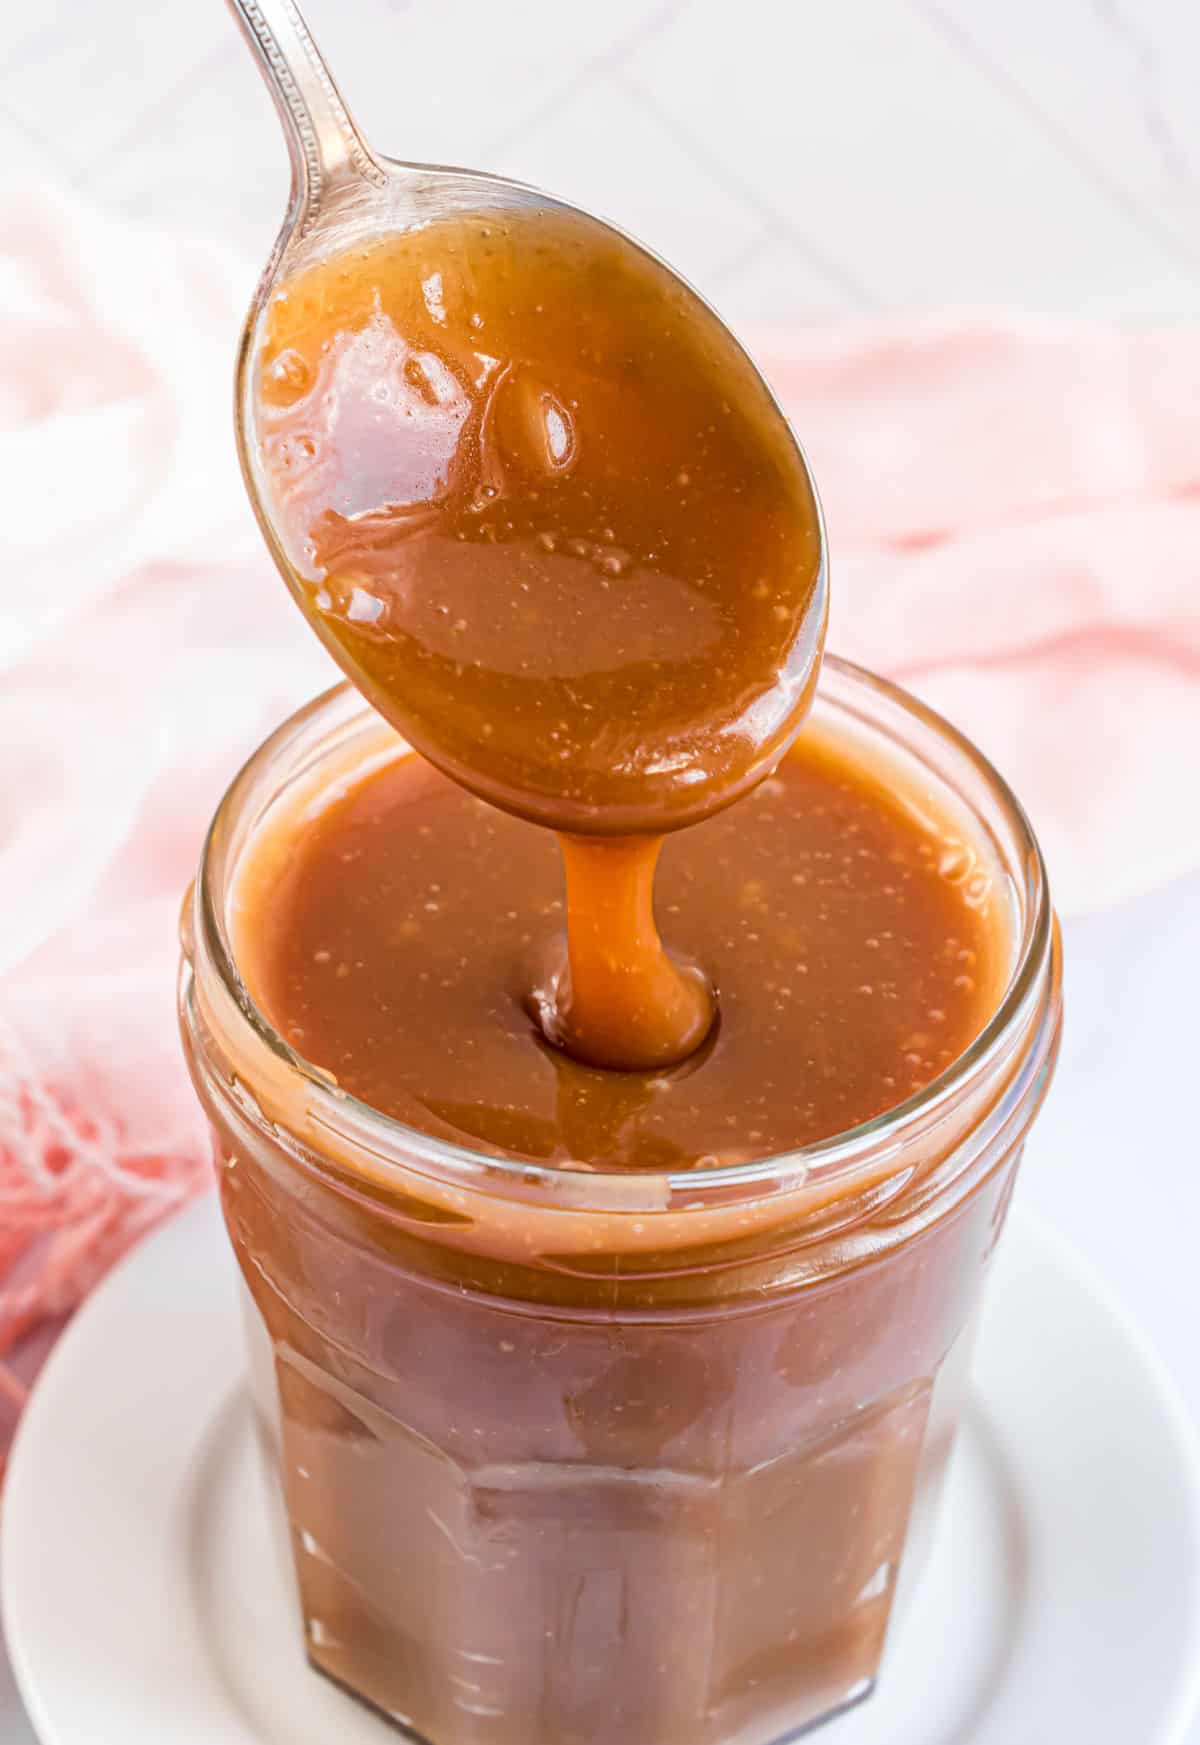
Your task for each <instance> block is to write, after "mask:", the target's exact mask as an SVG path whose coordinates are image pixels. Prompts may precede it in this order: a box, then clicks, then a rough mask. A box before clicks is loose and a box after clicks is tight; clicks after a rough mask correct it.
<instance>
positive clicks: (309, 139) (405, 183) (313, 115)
mask: <svg viewBox="0 0 1200 1745" xmlns="http://www.w3.org/2000/svg"><path fill="white" fill-rule="evenodd" d="M229 4H230V7H231V10H232V11H233V13H234V16H235V18H236V19H237V21H238V23H239V25H240V27H241V29H242V31H243V34H244V35H245V37H246V39H247V41H248V43H249V44H250V46H251V48H252V50H253V51H254V55H255V59H256V61H257V63H258V66H259V69H260V71H261V72H262V74H263V77H264V78H265V79H266V81H267V84H268V86H269V88H270V90H271V94H272V96H273V98H274V101H275V105H276V108H277V110H278V112H279V116H280V119H281V121H282V123H283V129H284V133H285V136H286V138H287V143H288V150H289V153H290V156H291V166H292V184H291V195H290V199H289V203H288V208H287V213H286V216H285V219H284V223H283V227H282V229H281V231H280V233H279V236H278V239H277V240H276V243H275V246H274V248H273V250H272V253H271V256H270V258H269V260H268V262H267V266H266V268H265V271H264V273H263V275H262V278H261V279H260V281H259V285H258V290H257V293H256V295H255V298H254V302H253V305H252V307H251V310H250V313H249V316H248V317H247V321H246V325H245V329H244V332H243V336H242V343H241V349H240V353H239V359H238V375H237V438H238V446H239V454H240V458H241V463H242V470H243V474H244V477H245V480H246V484H247V488H248V490H249V494H250V498H251V502H252V504H253V507H254V510H255V513H256V515H257V517H258V520H259V524H260V526H261V528H262V531H263V534H264V536H265V538H266V541H267V544H268V547H269V548H270V550H271V553H272V555H273V557H274V558H275V560H276V563H277V564H278V566H279V568H280V570H281V572H282V574H283V575H284V578H285V580H286V581H287V582H288V585H289V587H290V588H291V590H292V592H293V594H294V595H295V597H296V598H297V600H298V602H299V603H300V605H301V607H302V609H303V610H305V613H306V616H307V617H308V618H309V620H310V622H312V623H313V625H314V628H315V629H316V630H317V632H318V634H319V635H321V637H322V639H323V640H324V641H325V642H326V644H327V646H328V647H329V649H330V651H331V653H333V655H334V657H335V658H336V659H337V660H338V662H339V664H341V665H342V667H343V668H344V669H345V670H346V671H347V672H348V673H349V675H350V677H351V678H352V679H354V680H355V682H356V683H358V684H359V686H360V688H361V689H363V690H364V691H365V692H366V693H367V694H368V695H371V694H372V687H371V684H370V682H369V676H368V675H367V674H366V673H365V672H364V671H363V670H361V669H360V668H359V667H358V666H357V665H356V662H355V659H354V657H353V655H352V654H348V653H347V650H346V648H345V647H344V646H343V645H342V643H340V642H339V640H338V639H337V637H336V636H334V635H333V634H332V633H331V632H330V631H329V629H328V627H327V626H326V625H325V624H323V623H322V622H321V621H320V613H316V614H314V612H313V610H312V602H311V596H306V595H305V593H304V591H303V587H302V585H301V583H300V582H299V580H298V569H299V568H300V565H299V564H298V562H297V561H296V552H295V550H292V551H291V552H290V554H289V551H288V549H287V535H286V534H285V533H284V532H283V531H282V520H283V517H282V516H281V514H280V513H279V504H278V502H276V501H274V500H273V495H272V482H271V479H270V478H269V476H268V474H267V471H266V468H265V466H264V454H263V448H264V441H263V431H262V430H260V417H259V407H258V404H257V395H256V389H257V384H258V366H259V362H260V356H261V353H262V349H263V345H264V338H265V329H266V326H267V320H266V317H267V312H268V308H269V305H270V304H271V301H272V299H273V298H275V297H277V296H278V295H279V293H280V291H281V289H282V288H284V287H286V286H287V284H288V283H289V282H290V281H292V280H294V279H295V278H296V277H297V276H298V275H300V274H302V273H304V272H305V271H306V270H307V269H309V268H310V267H312V266H313V265H314V264H315V263H316V262H318V261H321V260H323V259H326V258H327V257H329V256H331V255H335V254H338V253H339V252H341V251H344V250H346V249H348V248H354V247H356V246H362V245H364V244H366V243H367V242H368V241H375V240H377V239H378V238H380V237H381V236H386V235H388V234H390V233H396V232H403V231H408V230H411V229H412V228H414V227H416V226H419V225H423V224H426V223H428V222H430V221H432V220H440V219H446V218H448V217H453V216H454V215H456V214H464V215H466V214H473V215H475V216H479V215H480V214H483V215H486V214H489V213H494V214H497V215H504V214H509V215H511V214H518V213H523V214H531V213H542V212H544V213H545V214H547V215H557V216H559V217H562V216H564V215H569V216H570V217H571V218H572V219H573V220H578V221H581V222H583V223H585V224H587V225H591V226H595V230H596V233H597V235H600V236H603V237H604V238H605V241H606V244H607V245H608V246H611V245H612V244H613V243H614V242H615V243H617V244H619V245H620V246H621V247H623V248H625V249H628V250H629V251H632V252H634V253H636V254H637V255H638V256H640V258H641V259H642V261H643V262H649V263H651V264H652V266H653V270H655V271H656V272H660V273H661V274H662V275H663V283H664V285H669V286H670V288H671V294H672V295H673V296H675V297H676V298H678V299H680V300H686V306H687V307H688V308H689V309H691V310H692V311H694V312H696V319H697V320H701V319H703V320H704V321H705V322H707V324H708V329H709V332H710V334H711V339H712V343H713V345H714V346H715V347H717V348H723V347H725V346H727V347H728V354H727V355H728V358H729V360H730V366H729V367H730V368H731V369H736V370H737V371H738V372H740V376H741V379H743V380H752V381H753V382H754V384H755V391H756V393H757V391H758V390H759V389H761V394H762V399H763V404H764V407H765V408H766V412H765V417H766V419H767V421H768V424H769V428H770V432H771V440H772V442H774V443H776V444H778V445H779V452H781V453H782V452H786V454H787V455H788V456H789V457H790V458H789V460H788V463H787V464H788V466H789V467H790V468H791V469H792V470H793V471H794V472H795V473H796V476H797V478H798V479H800V480H802V482H803V485H804V487H805V488H806V489H807V492H808V493H809V494H810V496H811V512H812V516H813V518H814V519H815V526H816V534H815V539H816V542H817V544H816V553H815V581H814V583H813V587H812V592H811V595H810V597H809V599H808V603H807V605H806V606H805V607H804V611H803V618H802V621H801V622H798V623H797V624H796V626H795V630H794V633H793V631H792V630H791V629H790V628H789V631H788V635H789V636H791V637H792V638H793V639H792V641H791V642H790V643H789V645H788V647H787V649H786V651H785V656H784V657H783V658H782V659H781V663H780V676H779V684H778V686H777V690H778V695H777V696H772V697H771V698H770V699H767V701H768V702H769V704H770V706H771V707H772V708H773V709H774V711H775V717H774V720H773V722H772V725H771V727H770V731H769V734H768V735H767V736H766V737H765V738H764V743H763V745H762V746H759V747H756V748H755V750H754V751H753V753H752V754H750V753H747V754H745V755H743V751H742V749H741V748H740V744H738V743H737V739H738V734H739V733H740V734H741V735H742V737H743V739H744V740H745V741H746V742H747V743H749V741H750V740H751V739H752V738H753V736H754V735H753V732H752V731H751V729H750V727H749V711H747V721H746V724H744V725H743V724H742V723H739V722H733V723H732V724H731V728H730V735H729V743H730V744H731V745H732V746H733V747H734V749H733V751H732V752H731V753H730V756H731V758H732V759H733V761H734V762H735V763H736V760H737V759H738V758H742V761H743V763H744V765H745V767H744V769H742V770H740V771H737V772H736V779H735V780H734V782H733V783H732V784H730V782H729V781H728V779H727V772H726V773H723V774H722V775H721V776H720V778H719V780H718V778H717V777H716V776H714V777H713V779H712V780H711V782H710V781H709V780H708V779H707V774H706V771H705V770H704V769H697V768H693V769H692V770H691V771H690V772H688V776H687V784H688V785H683V784H678V785H677V786H676V788H675V790H674V791H673V792H672V794H671V795H670V796H669V810H670V822H671V823H672V825H679V824H683V823H688V822H690V821H692V820H693V819H695V818H698V817H701V816H703V815H704V814H705V813H706V812H708V811H711V810H712V809H713V806H714V804H721V803H725V801H727V800H728V799H729V798H732V797H735V795H736V793H737V792H742V791H745V789H746V788H747V787H749V786H752V785H753V783H754V781H756V780H757V779H759V778H760V777H761V776H762V775H764V774H766V773H767V771H768V769H769V768H770V767H773V763H774V762H775V761H777V760H778V757H779V756H780V755H781V754H782V751H783V750H784V749H786V745H787V744H788V743H789V742H790V740H791V738H792V737H794V734H795V732H796V730H797V729H798V727H799V725H800V722H801V719H802V717H803V714H804V712H805V709H806V707H807V702H808V699H809V697H810V695H811V691H812V687H813V684H814V683H815V679H816V673H817V670H818V667H819V663H820V657H821V652H822V647H823V641H824V630H825V621H826V614H827V601H828V580H827V563H826V547H825V533H824V526H823V523H822V522H821V517H820V510H819V506H818V504H817V497H816V490H815V486H814V485H813V482H812V477H811V473H810V472H809V470H808V467H807V462H806V461H805V459H804V456H803V452H802V450H801V449H800V446H799V443H798V442H797V441H796V438H795V436H794V434H793V433H792V431H791V429H790V427H789V425H788V423H787V420H786V419H785V417H784V414H783V412H782V410H781V409H780V408H779V406H778V403H777V402H776V401H775V399H774V397H773V396H772V395H771V393H770V389H769V388H768V387H767V385H766V383H765V382H763V380H762V377H761V376H760V375H759V374H758V372H757V370H756V369H755V368H754V365H753V363H752V361H751V360H749V359H748V358H747V355H746V353H745V351H744V350H743V348H742V347H741V345H740V343H739V342H738V341H737V339H736V338H735V337H734V336H733V334H732V333H730V332H729V330H728V328H726V327H725V326H724V324H723V323H721V322H720V319H719V317H718V316H717V315H716V314H715V313H714V312H713V311H712V310H711V308H710V307H709V305H708V304H707V303H706V302H705V301H704V300H703V299H702V298H700V297H699V296H698V294H697V293H696V292H695V291H694V290H692V288H691V287H690V286H688V285H687V284H686V283H685V282H684V281H682V280H681V279H679V278H678V276H677V275H675V274H674V273H672V271H671V269H670V268H669V267H667V266H666V265H665V264H664V263H662V262H661V261H659V260H658V258H657V257H656V256H654V255H653V254H652V253H651V252H650V251H649V250H647V249H645V248H644V247H643V246H642V245H641V244H639V243H637V242H635V241H634V240H633V239H631V238H630V237H628V236H627V235H626V234H625V233H624V232H622V231H620V230H618V229H616V227H614V226H611V225H607V224H605V223H604V222H603V221H602V220H600V219H597V218H595V217H593V216H592V215H591V214H589V213H586V212H584V211H582V209H580V208H578V207H574V206H571V205H569V204H568V203H566V202H563V201H560V200H556V199H554V198H553V197H552V196H549V195H547V194H544V193H542V192H540V191H539V190H537V189H535V188H531V187H529V186H527V185H525V184H523V183H520V182H514V181H510V180H507V179H505V178H503V177H499V176H492V175H486V174H482V173H480V172H477V171H471V170H461V169H451V168H445V167H442V166H435V165H427V164H413V163H401V162H397V161H395V160H393V159H390V158H385V157H382V156H380V155H379V154H378V153H377V152H375V151H374V150H373V149H372V148H371V147H370V146H369V145H368V144H367V143H366V141H365V140H364V139H363V137H362V135H361V134H360V133H359V131H358V129H357V127H356V126H355V124H354V122H353V120H352V118H351V116H350V114H349V111H348V110H347V108H346V105H345V103H344V102H343V100H342V98H341V95H340V93H339V91H338V88H337V85H336V84H335V82H334V79H333V77H332V75H331V73H330V71H329V69H328V67H327V66H326V64H325V62H324V60H323V58H322V57H321V54H320V52H319V51H318V49H317V47H316V45H315V43H314V42H313V39H312V37H311V35H310V34H309V31H308V28H307V26H306V25H305V22H304V20H303V18H302V17H301V15H300V13H299V11H298V10H297V8H296V6H295V5H294V4H293V0H229ZM720 355H721V356H722V357H724V356H725V355H726V354H725V353H724V351H723V350H721V351H720ZM722 367H724V366H722ZM776 421H777V424H776ZM810 549H811V547H810ZM373 700H375V701H377V702H378V700H379V699H378V697H377V696H376V697H374V698H373ZM760 701H761V700H760ZM385 712H387V713H388V714H389V716H390V718H391V719H392V721H393V724H394V725H396V726H397V727H399V728H400V730H401V731H402V732H403V733H404V734H405V736H406V737H407V738H408V739H409V740H410V741H411V742H412V743H413V744H414V745H416V747H417V749H418V750H421V751H424V752H425V753H426V754H427V755H428V756H430V757H432V759H433V761H435V762H439V761H440V762H441V763H442V767H443V768H445V769H447V770H448V772H449V773H450V774H452V775H455V776H456V777H457V778H458V779H459V780H462V781H464V782H465V783H466V784H467V785H468V786H474V787H475V788H476V791H478V792H480V793H483V794H485V795H486V797H489V798H493V799H498V800H499V803H501V804H510V805H512V807H513V809H514V810H525V811H526V815H528V816H533V817H540V818H541V819H542V821H544V822H562V821H563V819H564V816H565V815H564V814H563V813H562V811H561V810H560V811H559V813H558V815H557V817H556V816H555V811H554V807H555V803H556V802H557V800H558V799H560V798H561V797H562V795H561V794H560V793H559V792H558V791H557V790H556V789H555V784H556V783H560V782H561V781H562V780H563V776H562V774H561V770H562V766H561V765H560V764H557V763H556V764H554V765H553V767H552V766H551V764H550V763H549V762H547V763H546V765H545V768H544V769H542V770H540V771H535V772H534V775H533V781H534V783H535V785H536V782H537V781H541V780H543V778H544V782H545V784H546V786H545V792H544V794H543V796H542V798H540V799H539V801H538V804H537V806H533V805H519V804H517V803H515V802H514V801H513V800H512V798H511V795H506V794H505V793H504V792H496V791H495V790H491V791H489V790H488V788H487V787H486V786H484V785H483V784H482V782H479V781H475V780H473V779H472V777H473V773H474V772H473V771H472V767H471V764H470V760H469V757H468V758H467V759H466V760H465V761H464V759H463V757H462V756H461V754H460V755H458V756H457V759H456V760H452V759H451V758H450V757H448V756H446V755H442V756H440V757H439V746H438V744H437V743H436V736H433V737H431V735H430V733H429V732H428V731H425V729H426V727H427V725H428V723H427V722H423V721H422V720H419V719H412V720H410V719H407V718H406V717H405V715H404V713H403V710H402V709H396V708H393V709H390V710H386V711H385ZM767 712H768V713H769V710H768V711H767ZM763 714H764V712H763V710H762V708H761V707H760V708H759V711H758V716H757V717H756V719H757V720H758V721H761V720H762V718H763ZM443 718H444V711H443ZM755 731H757V728H756V729H755ZM495 743H497V741H493V744H495ZM631 743H632V741H631ZM681 743H683V741H682V740H678V741H677V742H676V744H675V745H673V746H669V747H666V748H665V751H666V752H667V753H670V754H671V755H662V756H660V757H659V760H658V761H659V762H660V763H661V764H662V765H663V767H664V768H666V767H670V766H672V765H673V764H674V765H678V764H679V763H680V762H681V761H683V760H681V758H680V756H679V754H678V744H681ZM441 750H442V752H443V753H444V750H445V748H444V747H442V748H441ZM640 750H641V751H644V752H645V753H646V756H647V758H648V759H651V760H652V759H653V758H654V757H655V755H656V753H657V752H659V751H663V750H664V748H661V747H660V748H656V747H655V746H648V747H642V748H640ZM559 755H561V754H559ZM513 791H514V792H515V791H516V790H515V788H514V790H513ZM543 802H544V803H543ZM664 815H665V814H664ZM569 827H572V828H574V827H575V825H571V826H569ZM579 827H580V828H583V829H591V828H599V829H619V828H625V829H641V828H658V827H661V826H659V825H658V824H657V823H649V824H647V823H645V822H644V821H643V818H642V811H641V810H639V809H638V807H632V808H630V809H628V810H627V811H626V812H625V813H624V814H621V812H620V808H619V806H614V807H613V808H612V809H611V811H610V812H609V814H608V815H607V817H606V818H604V819H599V820H598V821H597V822H595V823H592V824H589V823H588V822H587V820H586V819H584V820H582V821H581V822H580V823H579Z"/></svg>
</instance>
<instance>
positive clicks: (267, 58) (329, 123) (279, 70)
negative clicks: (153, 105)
mask: <svg viewBox="0 0 1200 1745" xmlns="http://www.w3.org/2000/svg"><path fill="white" fill-rule="evenodd" d="M229 7H230V10H231V11H232V13H233V15H234V17H235V18H236V19H237V22H238V24H239V25H240V26H241V29H242V34H243V35H244V36H245V38H246V40H247V42H248V43H249V44H250V47H251V48H252V50H253V51H254V58H255V60H256V61H257V62H258V66H259V70H260V72H261V73H262V75H263V78H264V79H265V80H266V81H267V85H268V87H269V89H270V92H271V95H272V97H273V98H274V99H275V107H276V109H277V110H278V111H279V118H280V120H281V121H282V123H283V131H284V133H285V134H286V136H287V142H288V152H289V154H290V156H291V160H292V205H293V210H294V212H295V216H296V221H297V225H298V228H299V231H300V234H301V235H303V234H304V232H305V231H306V230H307V229H308V228H309V226H310V225H311V224H312V223H313V221H314V220H315V218H316V216H317V211H318V208H319V207H320V205H321V201H322V199H323V198H324V196H325V195H326V194H328V193H329V192H331V191H332V189H333V188H334V187H336V186H337V185H338V184H339V183H344V182H347V181H356V180H360V179H361V180H364V181H368V182H374V183H375V184H376V185H377V186H382V185H383V183H384V182H385V180H386V177H385V175H384V172H383V170H382V169H381V168H380V166H379V164H378V163H377V161H376V159H375V157H374V154H373V153H372V152H371V149H370V147H369V146H368V145H367V144H366V141H365V140H364V139H363V137H362V135H361V134H360V133H359V131H358V128H357V127H356V126H355V125H354V122H353V120H352V119H351V117H350V113H349V111H348V110H347V108H346V105H345V104H344V103H343V101H342V96H341V92H340V91H339V90H338V88H337V86H336V84H335V83H334V80H333V74H332V73H331V72H330V71H329V68H328V67H327V66H326V64H325V61H324V59H323V57H322V55H321V51H320V49H318V47H317V45H316V43H315V42H314V41H313V39H312V36H311V35H310V33H309V29H308V26H307V24H305V22H304V19H303V18H302V17H301V15H300V11H299V9H298V8H297V7H296V5H295V4H294V0H229Z"/></svg>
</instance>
